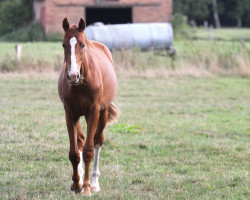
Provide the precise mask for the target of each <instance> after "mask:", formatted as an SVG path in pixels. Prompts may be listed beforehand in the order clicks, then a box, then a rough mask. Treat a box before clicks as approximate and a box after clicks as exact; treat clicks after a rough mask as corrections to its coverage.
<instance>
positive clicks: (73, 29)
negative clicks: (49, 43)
mask: <svg viewBox="0 0 250 200" xmlns="http://www.w3.org/2000/svg"><path fill="white" fill-rule="evenodd" d="M79 33H80V35H82V36H83V39H84V41H85V44H86V45H87V47H88V48H90V47H91V44H90V42H89V40H88V38H87V36H86V34H85V33H84V31H83V32H82V33H81V32H80V31H79V29H78V27H77V26H76V25H75V24H73V25H72V26H71V27H70V28H69V30H68V31H66V32H65V33H64V35H63V40H65V39H66V37H67V40H70V39H71V38H72V37H76V39H78V38H77V36H78V34H79Z"/></svg>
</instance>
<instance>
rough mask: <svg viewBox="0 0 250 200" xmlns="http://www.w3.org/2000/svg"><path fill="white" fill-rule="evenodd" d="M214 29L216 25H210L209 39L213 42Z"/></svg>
mask: <svg viewBox="0 0 250 200" xmlns="http://www.w3.org/2000/svg"><path fill="white" fill-rule="evenodd" d="M213 31H214V27H213V26H210V27H209V39H210V41H211V42H213V41H214V35H213Z"/></svg>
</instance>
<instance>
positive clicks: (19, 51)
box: [15, 44, 22, 60]
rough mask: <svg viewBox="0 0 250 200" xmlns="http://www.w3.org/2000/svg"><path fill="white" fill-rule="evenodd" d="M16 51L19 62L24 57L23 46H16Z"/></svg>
mask: <svg viewBox="0 0 250 200" xmlns="http://www.w3.org/2000/svg"><path fill="white" fill-rule="evenodd" d="M15 49H16V58H17V60H20V59H21V57H22V45H21V44H16V46H15Z"/></svg>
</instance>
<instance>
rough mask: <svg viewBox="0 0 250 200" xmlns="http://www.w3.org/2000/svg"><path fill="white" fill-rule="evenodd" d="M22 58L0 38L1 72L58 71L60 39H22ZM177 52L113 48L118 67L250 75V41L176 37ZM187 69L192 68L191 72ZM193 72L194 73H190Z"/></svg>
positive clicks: (173, 71) (169, 71)
mask: <svg viewBox="0 0 250 200" xmlns="http://www.w3.org/2000/svg"><path fill="white" fill-rule="evenodd" d="M22 44H23V56H22V59H21V61H17V60H16V59H15V51H14V46H15V43H10V42H0V46H1V48H0V72H5V71H27V70H34V71H39V72H40V71H45V72H47V71H51V70H56V71H58V70H59V68H61V66H62V63H63V49H62V44H61V43H60V42H35V43H22ZM174 48H175V49H176V56H175V60H174V62H171V59H170V57H169V56H166V52H164V51H162V52H154V51H147V52H141V51H140V50H139V49H133V50H125V51H122V52H121V51H114V52H113V58H114V62H115V66H116V68H117V69H126V70H129V69H130V70H131V69H132V73H134V70H135V69H136V70H137V71H138V70H139V71H147V70H148V71H152V70H153V71H155V72H156V71H157V72H156V73H158V74H164V73H170V74H177V75H178V74H179V72H180V71H185V73H186V72H188V73H189V74H191V75H193V74H195V73H196V74H197V73H198V74H200V73H201V72H206V73H205V74H208V73H210V74H224V75H232V74H233V75H239V76H244V77H250V43H249V42H241V41H240V40H239V41H233V42H231V41H215V42H210V41H205V40H202V41H196V40H182V41H175V42H174ZM189 71H192V72H191V73H190V72H189ZM193 72H195V73H193Z"/></svg>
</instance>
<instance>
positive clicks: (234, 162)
mask: <svg viewBox="0 0 250 200" xmlns="http://www.w3.org/2000/svg"><path fill="white" fill-rule="evenodd" d="M249 89H250V79H243V78H237V77H234V78H232V77H231V78H230V77H210V78H205V77H201V78H191V77H179V78H177V77H172V78H171V77H170V78H168V79H165V78H158V79H150V78H124V77H122V76H121V77H119V89H118V98H117V100H118V102H119V106H120V109H121V111H122V114H121V117H120V120H119V122H118V123H117V124H115V125H112V126H109V127H108V128H106V130H105V140H106V142H105V145H104V147H103V148H102V151H101V157H100V172H101V178H100V185H101V190H102V191H101V193H99V194H96V195H94V196H93V197H92V199H249V195H250V194H249V192H250V191H249V137H250V124H249V121H250V101H249V100H250V92H249V91H250V90H249ZM82 124H84V123H83V120H82ZM85 129H86V126H85V125H84V130H85ZM0 130H1V134H0V180H1V181H0V199H46V200H47V199H53V200H54V199H60V200H61V199H82V196H81V194H79V195H74V194H73V193H72V192H71V191H70V183H71V172H72V169H71V164H70V161H69V160H68V151H69V141H68V134H67V131H66V125H65V119H64V111H63V106H62V104H61V103H60V101H59V98H58V96H57V78H56V76H55V75H50V76H48V75H44V74H40V75H39V74H30V75H27V74H26V75H18V74H0Z"/></svg>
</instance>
